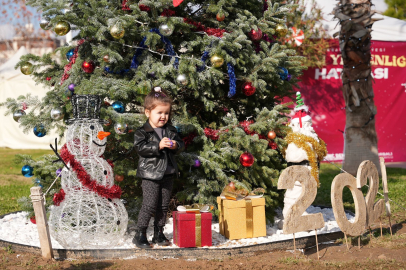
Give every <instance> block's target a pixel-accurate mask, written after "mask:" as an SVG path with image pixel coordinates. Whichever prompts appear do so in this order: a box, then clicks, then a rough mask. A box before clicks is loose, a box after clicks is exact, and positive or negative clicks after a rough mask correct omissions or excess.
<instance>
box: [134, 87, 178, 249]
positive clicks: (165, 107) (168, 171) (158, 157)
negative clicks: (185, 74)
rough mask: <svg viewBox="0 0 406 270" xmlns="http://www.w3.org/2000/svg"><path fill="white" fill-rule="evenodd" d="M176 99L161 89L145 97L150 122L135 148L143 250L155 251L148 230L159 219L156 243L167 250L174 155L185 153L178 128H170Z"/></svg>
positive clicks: (138, 135)
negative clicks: (172, 107)
mask: <svg viewBox="0 0 406 270" xmlns="http://www.w3.org/2000/svg"><path fill="white" fill-rule="evenodd" d="M171 106H172V99H171V98H170V97H169V96H168V95H167V94H165V93H164V92H163V91H162V90H161V88H160V87H155V89H154V91H153V92H151V93H149V94H148V95H147V96H146V97H145V101H144V108H145V115H146V116H147V117H148V120H147V122H146V123H145V124H144V125H143V126H142V127H140V128H138V129H137V130H136V131H135V134H134V146H135V150H136V151H137V154H138V156H139V161H138V168H137V175H136V176H138V177H140V178H142V184H141V186H142V195H143V199H142V206H141V210H140V213H139V215H138V223H137V232H136V234H135V237H134V239H133V243H134V244H135V245H136V246H137V247H139V248H151V247H152V246H151V244H150V243H149V242H148V240H147V235H146V231H147V227H148V224H149V221H150V219H151V216H152V215H155V221H154V237H153V238H152V242H153V243H156V244H158V245H163V246H167V245H169V240H168V239H167V238H166V237H165V235H164V234H163V227H164V226H165V221H166V215H167V212H168V205H169V201H170V198H171V192H172V185H173V177H174V176H175V175H176V176H177V175H178V166H177V164H176V160H175V157H174V155H176V154H179V153H180V152H182V151H183V149H184V143H183V141H182V139H181V138H180V137H179V135H178V133H177V132H176V128H175V127H173V126H171V125H170V124H168V121H169V117H170V114H171V110H172V109H171Z"/></svg>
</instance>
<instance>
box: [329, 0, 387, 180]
mask: <svg viewBox="0 0 406 270" xmlns="http://www.w3.org/2000/svg"><path fill="white" fill-rule="evenodd" d="M371 5H372V4H371V0H340V1H339V3H338V5H337V7H336V8H334V11H333V14H334V16H335V17H336V18H337V19H339V20H340V24H341V30H340V32H339V41H340V50H341V55H342V58H343V63H344V66H343V72H342V82H343V88H342V90H343V95H344V100H345V105H346V117H347V119H346V126H345V142H344V163H343V169H344V170H345V171H347V172H349V173H351V174H353V175H355V174H356V173H357V170H358V166H359V164H360V163H361V162H362V161H364V160H371V161H372V162H374V164H375V165H376V166H377V168H378V170H379V168H380V167H379V158H378V146H377V145H378V139H377V135H376V130H375V115H376V107H375V104H374V99H373V98H374V91H373V88H372V80H373V79H372V76H371V64H370V59H371V28H372V24H373V23H374V22H375V21H376V20H374V19H371V16H372V15H373V14H374V12H371Z"/></svg>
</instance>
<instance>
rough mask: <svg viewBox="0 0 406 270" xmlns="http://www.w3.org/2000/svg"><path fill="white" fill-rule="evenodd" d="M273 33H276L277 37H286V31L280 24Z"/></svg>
mask: <svg viewBox="0 0 406 270" xmlns="http://www.w3.org/2000/svg"><path fill="white" fill-rule="evenodd" d="M275 31H276V33H278V35H279V36H286V34H287V33H288V29H287V28H286V26H284V25H282V24H278V25H277V26H276V29H275Z"/></svg>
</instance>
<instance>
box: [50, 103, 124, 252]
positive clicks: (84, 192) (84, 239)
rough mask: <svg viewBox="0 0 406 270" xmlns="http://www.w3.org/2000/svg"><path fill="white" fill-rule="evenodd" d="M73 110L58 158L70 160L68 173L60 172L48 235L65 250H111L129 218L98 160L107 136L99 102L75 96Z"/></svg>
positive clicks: (108, 171) (103, 162) (109, 173)
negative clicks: (60, 191)
mask: <svg viewBox="0 0 406 270" xmlns="http://www.w3.org/2000/svg"><path fill="white" fill-rule="evenodd" d="M72 105H73V114H74V119H70V120H69V121H68V124H70V125H69V127H68V130H67V134H66V141H67V142H66V147H64V148H63V149H62V150H61V156H62V158H63V157H65V159H66V157H67V156H68V157H70V159H68V160H70V161H68V160H65V163H66V164H67V166H68V167H69V170H68V169H67V168H64V169H63V170H62V177H61V186H62V189H63V191H64V199H63V201H62V202H60V203H58V204H59V205H55V206H54V207H53V208H52V209H51V215H50V218H49V227H50V231H51V235H52V236H53V237H54V238H55V239H56V240H57V241H58V242H59V243H60V244H61V245H62V246H63V247H65V248H79V249H94V248H109V247H112V246H114V245H116V244H118V243H119V242H120V241H122V239H123V235H124V233H125V232H126V229H127V224H128V214H127V212H126V210H125V207H124V205H123V203H122V202H121V201H120V199H119V198H118V197H119V195H118V196H112V195H111V194H112V192H110V191H111V190H115V191H117V186H114V180H113V179H114V177H113V170H112V167H111V166H110V164H109V163H108V162H107V161H106V160H104V159H103V158H102V157H100V156H101V155H102V154H103V153H104V151H105V148H106V142H107V138H106V137H107V136H108V135H109V133H108V132H104V131H103V127H102V120H100V119H99V111H100V105H101V99H100V97H98V96H94V95H75V96H73V97H72ZM63 151H65V152H64V154H63V153H62V152H63ZM78 168H79V169H80V170H78ZM120 194H121V191H120Z"/></svg>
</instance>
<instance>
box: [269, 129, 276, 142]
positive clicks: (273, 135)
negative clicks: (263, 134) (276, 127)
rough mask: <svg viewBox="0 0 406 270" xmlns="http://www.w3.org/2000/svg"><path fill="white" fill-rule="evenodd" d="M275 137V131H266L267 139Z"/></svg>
mask: <svg viewBox="0 0 406 270" xmlns="http://www.w3.org/2000/svg"><path fill="white" fill-rule="evenodd" d="M275 138H276V133H275V131H273V130H271V131H269V132H268V139H270V140H273V139H275Z"/></svg>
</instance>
